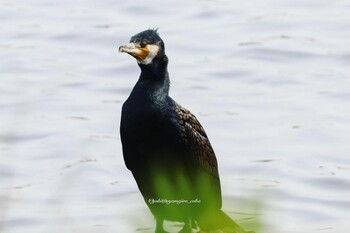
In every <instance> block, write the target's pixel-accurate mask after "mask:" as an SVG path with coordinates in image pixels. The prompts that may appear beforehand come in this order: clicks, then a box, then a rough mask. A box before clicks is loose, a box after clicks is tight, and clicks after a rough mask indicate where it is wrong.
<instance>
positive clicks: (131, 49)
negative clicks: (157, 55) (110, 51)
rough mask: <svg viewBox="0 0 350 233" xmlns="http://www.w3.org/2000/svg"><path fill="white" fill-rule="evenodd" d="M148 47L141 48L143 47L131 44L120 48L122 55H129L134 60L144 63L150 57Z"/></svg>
mask: <svg viewBox="0 0 350 233" xmlns="http://www.w3.org/2000/svg"><path fill="white" fill-rule="evenodd" d="M147 47H148V46H146V47H145V48H141V46H140V45H139V44H137V43H129V44H126V45H121V46H120V47H119V52H120V53H128V54H130V55H131V56H133V57H134V58H136V59H138V60H141V61H143V60H144V59H145V58H146V57H147V55H148V52H149V51H148V48H147Z"/></svg>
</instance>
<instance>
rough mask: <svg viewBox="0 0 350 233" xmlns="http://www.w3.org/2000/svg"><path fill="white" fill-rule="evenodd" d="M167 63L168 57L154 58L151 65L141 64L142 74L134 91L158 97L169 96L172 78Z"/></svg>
mask: <svg viewBox="0 0 350 233" xmlns="http://www.w3.org/2000/svg"><path fill="white" fill-rule="evenodd" d="M167 65H168V60H167V58H163V59H160V60H158V59H157V60H154V61H152V63H151V64H149V65H141V64H140V65H139V66H140V68H141V75H140V78H139V80H138V81H137V83H136V85H135V88H134V90H133V92H134V91H135V92H138V93H142V92H143V93H145V94H146V95H150V96H153V97H157V98H159V97H166V96H168V94H169V88H170V80H169V74H168V68H167Z"/></svg>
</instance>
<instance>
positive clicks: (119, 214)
mask: <svg viewBox="0 0 350 233" xmlns="http://www.w3.org/2000/svg"><path fill="white" fill-rule="evenodd" d="M0 26H1V36H0V37H1V40H0V74H1V85H0V122H1V123H0V124H1V131H0V153H1V160H0V232H6V233H17V232H18V233H22V232H27V233H30V232H35V233H38V232H60V233H64V232H99V233H100V232H135V231H141V232H152V231H154V222H153V218H152V216H151V214H150V213H149V211H148V209H147V207H146V205H145V204H144V203H143V200H142V198H141V195H140V194H139V192H138V190H137V187H136V184H135V182H134V180H133V178H132V176H131V174H130V172H129V171H128V170H127V169H126V168H125V166H124V163H123V160H122V153H121V144H120V140H119V133H118V132H119V120H120V109H121V104H122V102H123V101H124V100H125V99H126V98H127V96H128V94H129V92H130V90H131V88H132V87H133V85H134V83H135V82H136V80H137V77H138V74H139V69H138V67H137V65H136V62H135V61H134V60H133V59H132V58H131V57H129V56H126V55H124V54H118V53H117V47H118V45H120V44H123V43H125V42H128V40H129V38H130V36H131V35H133V34H135V33H137V32H139V31H142V30H144V29H147V28H149V27H159V32H160V35H161V36H162V38H163V39H164V41H165V43H166V51H167V54H168V56H169V58H170V64H169V72H170V78H171V81H172V90H171V95H172V96H173V97H174V98H175V99H176V100H177V101H178V102H179V103H181V104H182V105H184V106H186V107H187V108H189V109H190V110H191V111H192V112H193V113H195V114H196V115H197V116H198V118H199V120H200V121H201V122H202V124H203V125H204V127H205V128H206V131H207V133H208V134H209V137H210V139H211V142H212V144H213V147H214V149H215V151H216V154H217V157H218V162H219V166H220V174H221V180H222V189H223V195H224V209H225V211H226V212H228V213H229V214H230V216H232V217H233V218H234V219H236V220H237V221H238V222H239V223H240V224H241V225H243V226H246V227H248V228H250V229H252V228H253V230H254V229H255V230H258V232H261V233H264V232H266V233H309V232H310V233H311V232H322V233H323V232H325V233H331V232H337V233H339V232H347V229H348V226H349V221H350V217H349V216H350V214H349V213H350V159H349V152H350V146H349V141H350V107H349V106H350V81H349V77H348V76H349V74H350V68H349V62H350V48H349V40H350V2H349V1H345V0H344V1H341V0H338V1H326V0H310V1H299V0H297V1H295V0H284V1H277V0H276V1H246V2H243V1H241V2H237V1H224V0H222V1H220V0H218V1H199V0H198V1H193V0H192V1H176V2H175V1H173V2H170V1H169V2H166V3H165V2H164V1H159V0H154V1H133V2H129V1H112V0H101V1H92V0H89V1H82V0H80V1H68V0H63V1H44V0H32V1H24V0H22V1H20V0H16V1H10V0H2V1H0ZM259 224H260V228H259V227H258V225H259ZM168 227H172V228H176V229H178V227H177V225H175V226H174V225H172V224H170V225H169V226H168Z"/></svg>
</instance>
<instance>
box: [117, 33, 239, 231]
mask: <svg viewBox="0 0 350 233" xmlns="http://www.w3.org/2000/svg"><path fill="white" fill-rule="evenodd" d="M119 52H125V53H128V54H130V55H131V56H133V57H135V58H136V60H137V63H138V65H139V67H140V68H141V75H140V77H139V79H138V81H137V83H136V85H135V86H134V88H133V90H132V92H131V94H130V96H129V98H128V99H127V100H126V101H125V103H124V104H123V107H122V116H121V124H120V135H121V141H122V146H123V155H124V161H125V164H126V166H127V168H128V169H129V170H130V171H131V172H132V174H133V176H134V178H135V180H136V183H137V185H138V188H139V189H140V191H141V193H142V195H143V198H144V200H145V202H146V203H147V205H148V207H149V209H150V211H151V212H152V214H153V215H154V217H155V218H156V222H157V225H156V233H161V232H165V231H164V228H163V221H164V220H169V221H177V222H184V223H185V225H184V227H183V228H182V230H181V231H180V232H181V233H185V232H186V233H188V232H192V228H197V226H198V227H199V228H200V230H201V232H212V231H215V230H221V232H232V233H233V232H234V233H243V232H245V231H244V230H243V229H242V228H240V227H239V226H238V225H237V224H236V223H235V222H234V221H233V220H232V219H230V218H229V217H228V216H227V215H226V214H225V213H224V212H223V211H222V210H221V204H222V200H221V188H220V178H219V173H218V165H217V160H216V157H215V153H214V151H213V148H212V146H211V145H210V142H209V139H208V136H207V134H206V133H205V131H204V129H203V127H202V126H201V124H200V123H199V121H198V120H197V119H196V117H195V116H194V115H193V114H192V113H191V112H190V111H188V110H187V109H185V108H184V107H182V106H180V105H179V104H178V103H176V102H175V101H174V100H173V99H172V98H171V97H170V96H169V86H170V81H169V74H168V70H167V66H168V57H167V56H166V55H165V47H164V43H163V41H162V39H161V38H160V37H159V35H158V32H157V30H152V29H149V30H146V31H143V32H140V33H138V34H136V35H134V36H133V37H131V39H130V43H129V44H126V45H122V46H120V47H119Z"/></svg>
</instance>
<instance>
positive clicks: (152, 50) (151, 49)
mask: <svg viewBox="0 0 350 233" xmlns="http://www.w3.org/2000/svg"><path fill="white" fill-rule="evenodd" d="M147 49H148V55H147V57H146V58H145V59H143V60H137V63H139V64H143V65H148V64H151V63H152V61H153V59H154V58H155V57H156V56H157V54H158V52H159V46H158V45H147Z"/></svg>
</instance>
